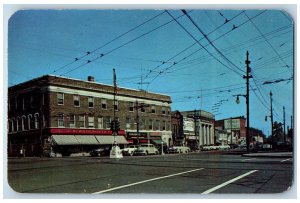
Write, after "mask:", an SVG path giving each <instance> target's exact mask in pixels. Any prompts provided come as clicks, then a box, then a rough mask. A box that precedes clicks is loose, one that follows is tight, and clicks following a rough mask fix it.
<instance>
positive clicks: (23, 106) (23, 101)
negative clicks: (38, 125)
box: [22, 98, 25, 110]
mask: <svg viewBox="0 0 300 203" xmlns="http://www.w3.org/2000/svg"><path fill="white" fill-rule="evenodd" d="M22 109H23V110H25V98H22Z"/></svg>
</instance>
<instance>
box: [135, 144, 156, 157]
mask: <svg viewBox="0 0 300 203" xmlns="http://www.w3.org/2000/svg"><path fill="white" fill-rule="evenodd" d="M134 154H135V155H148V154H156V155H157V154H159V152H158V150H157V149H156V148H155V147H154V145H153V144H141V145H139V146H138V148H137V150H135V151H134Z"/></svg>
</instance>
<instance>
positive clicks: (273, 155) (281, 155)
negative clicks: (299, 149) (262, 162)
mask: <svg viewBox="0 0 300 203" xmlns="http://www.w3.org/2000/svg"><path fill="white" fill-rule="evenodd" d="M242 156H245V157H269V158H292V157H293V152H264V153H251V154H243V155H242Z"/></svg>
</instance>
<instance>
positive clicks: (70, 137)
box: [52, 135, 79, 145]
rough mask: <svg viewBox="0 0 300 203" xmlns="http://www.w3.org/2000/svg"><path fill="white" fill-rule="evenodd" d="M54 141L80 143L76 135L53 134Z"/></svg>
mask: <svg viewBox="0 0 300 203" xmlns="http://www.w3.org/2000/svg"><path fill="white" fill-rule="evenodd" d="M52 138H53V141H54V143H55V144H57V145H78V144H79V142H78V141H77V139H76V137H75V135H52Z"/></svg>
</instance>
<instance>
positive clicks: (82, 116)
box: [79, 115, 85, 128]
mask: <svg viewBox="0 0 300 203" xmlns="http://www.w3.org/2000/svg"><path fill="white" fill-rule="evenodd" d="M79 127H80V128H85V116H84V115H80V116H79Z"/></svg>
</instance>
